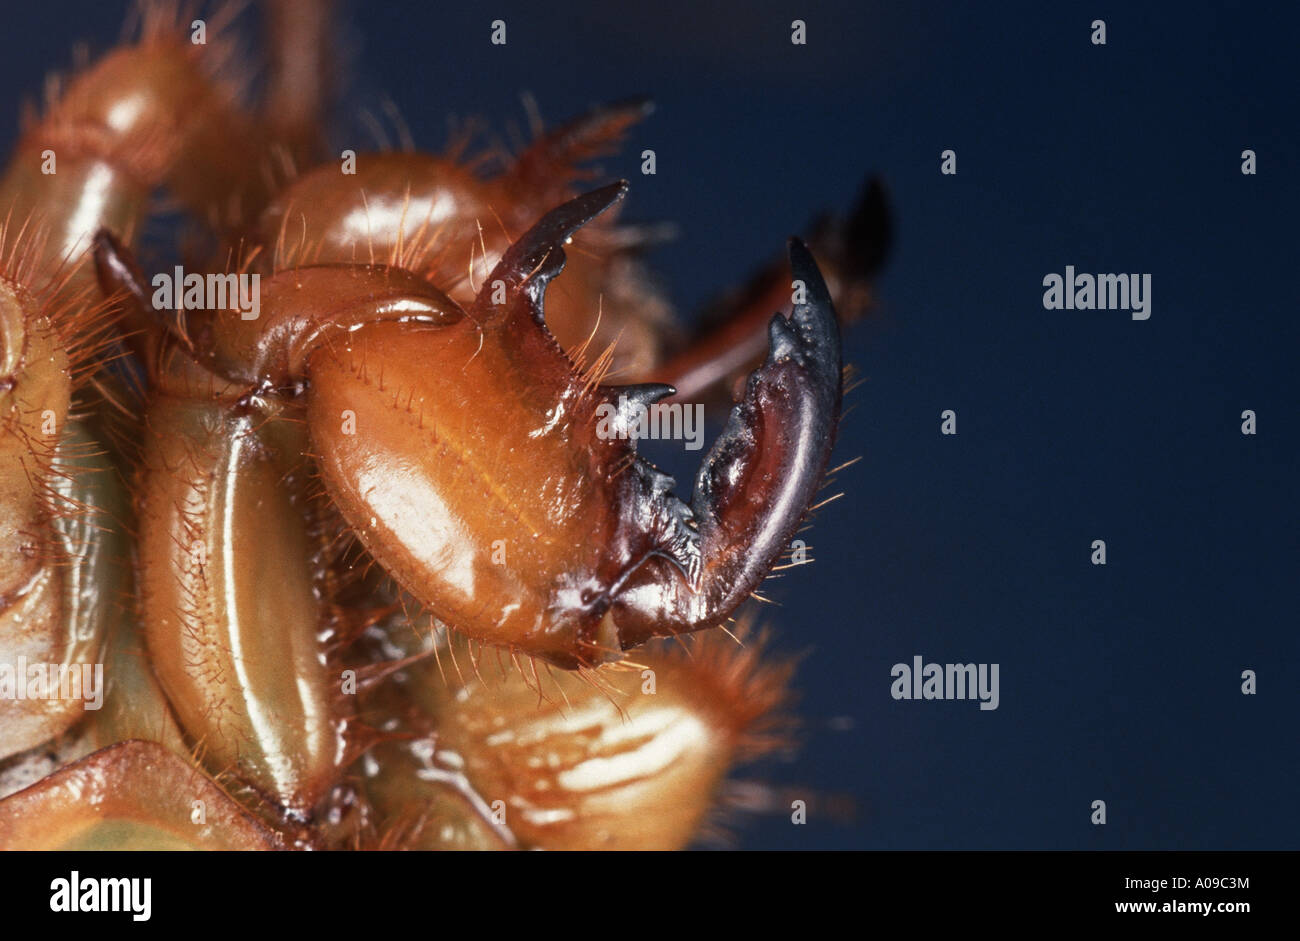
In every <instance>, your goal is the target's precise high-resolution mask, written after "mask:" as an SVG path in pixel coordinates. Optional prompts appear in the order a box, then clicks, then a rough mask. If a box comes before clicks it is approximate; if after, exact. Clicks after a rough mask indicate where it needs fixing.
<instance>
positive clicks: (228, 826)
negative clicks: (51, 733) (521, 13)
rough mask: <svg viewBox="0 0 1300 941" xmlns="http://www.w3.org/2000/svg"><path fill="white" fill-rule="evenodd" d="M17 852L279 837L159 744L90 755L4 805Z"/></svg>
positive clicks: (249, 843)
mask: <svg viewBox="0 0 1300 941" xmlns="http://www.w3.org/2000/svg"><path fill="white" fill-rule="evenodd" d="M0 846H3V847H4V848H5V849H11V850H135V849H147V850H196V849H210V850H270V849H278V848H279V847H280V846H281V841H280V840H279V838H278V837H277V836H276V835H275V834H274V833H273V832H271V831H270V830H268V829H267V828H266V827H265V826H264V825H263V824H262V823H260V822H259V821H258V820H256V819H255V818H254V817H252V816H251V815H250V814H249V813H248V812H247V811H245V810H243V809H242V808H241V807H240V806H239V805H238V804H236V803H235V802H234V801H233V800H231V799H230V797H228V796H227V795H226V794H225V793H224V792H223V791H222V790H221V789H220V788H218V787H217V786H216V785H215V784H213V782H212V781H210V780H208V779H207V778H206V777H204V776H203V774H202V773H201V772H199V771H196V770H195V769H194V768H193V767H192V766H191V765H190V764H189V763H187V762H186V761H184V760H183V759H181V758H180V757H179V756H177V755H176V754H175V753H174V752H171V751H168V750H167V749H166V748H164V747H163V746H162V745H159V744H156V743H154V742H142V741H129V742H123V743H121V744H118V745H113V746H111V747H109V748H105V749H103V750H101V751H97V752H95V753H94V754H92V755H88V756H87V757H85V758H82V759H81V760H79V761H76V762H74V763H72V764H70V765H68V766H67V767H65V768H63V769H61V770H59V771H57V772H55V773H54V774H52V775H50V776H49V777H47V778H45V779H44V780H42V781H41V782H39V783H38V784H35V785H33V786H32V787H29V788H27V789H26V790H23V791H20V792H19V793H17V794H14V795H13V796H11V797H9V798H7V799H5V800H4V801H0Z"/></svg>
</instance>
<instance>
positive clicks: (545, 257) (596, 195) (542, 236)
mask: <svg viewBox="0 0 1300 941" xmlns="http://www.w3.org/2000/svg"><path fill="white" fill-rule="evenodd" d="M627 189H628V182H627V180H619V181H618V182H616V183H610V184H609V185H608V186H602V187H601V188H600V189H595V190H592V191H591V192H589V193H583V194H582V195H581V196H579V197H577V198H575V199H571V200H569V201H568V202H567V203H564V204H563V205H561V206H557V207H556V208H554V209H552V210H551V211H550V212H548V213H547V214H546V215H544V216H542V218H541V219H539V220H538V221H537V224H536V225H534V226H533V227H532V228H531V229H529V230H528V231H527V232H525V233H524V235H523V237H522V238H520V239H519V241H517V242H515V244H514V245H512V246H510V250H509V251H507V252H506V254H505V257H503V258H502V259H501V261H500V263H499V264H498V265H497V267H496V270H495V271H493V273H492V275H491V277H490V279H489V280H496V279H498V278H500V279H502V280H504V281H505V282H506V283H507V284H509V285H516V284H519V283H520V282H522V281H524V280H525V279H527V278H529V277H530V276H532V277H533V278H534V280H535V281H536V282H537V283H538V284H540V285H544V284H545V283H546V282H547V281H549V280H550V279H551V278H553V277H554V276H555V275H556V274H558V273H559V272H560V270H561V269H562V268H563V267H564V252H563V250H562V249H561V246H562V245H563V244H564V242H565V240H566V239H568V238H569V236H571V235H573V233H574V232H576V231H578V229H580V228H582V227H583V226H584V225H586V224H587V223H588V222H590V221H591V220H592V219H594V218H596V216H598V215H600V214H601V213H602V212H604V211H605V210H606V209H608V208H609V207H610V206H612V205H614V203H616V202H618V201H619V200H620V199H622V198H623V197H624V196H626V195H627ZM557 249H560V250H558V251H557ZM543 263H545V264H543Z"/></svg>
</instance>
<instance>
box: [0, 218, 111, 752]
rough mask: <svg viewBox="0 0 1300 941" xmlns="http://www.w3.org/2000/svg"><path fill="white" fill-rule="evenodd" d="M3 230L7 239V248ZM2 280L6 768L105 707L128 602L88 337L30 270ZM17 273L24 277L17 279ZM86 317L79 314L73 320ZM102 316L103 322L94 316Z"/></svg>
mask: <svg viewBox="0 0 1300 941" xmlns="http://www.w3.org/2000/svg"><path fill="white" fill-rule="evenodd" d="M2 239H3V231H2V230H0V240H2ZM9 267H10V269H11V271H10V275H5V276H0V757H5V756H8V755H12V754H15V753H17V752H21V751H23V750H25V749H28V748H32V747H34V746H36V745H38V744H40V743H41V742H44V741H46V740H48V739H50V738H52V737H53V736H55V735H57V734H59V733H61V732H63V731H64V730H66V729H67V728H68V727H70V726H71V725H72V724H73V723H74V722H76V721H77V720H78V719H79V718H81V717H82V716H84V715H85V714H86V710H88V709H97V708H99V706H100V705H101V704H102V692H103V667H102V663H101V657H100V648H101V645H102V643H103V638H104V635H105V626H106V624H108V623H110V622H111V621H113V620H114V619H116V618H117V617H118V616H119V615H120V608H119V607H118V603H119V602H120V600H121V599H120V597H118V596H116V595H114V594H112V593H111V592H110V591H106V590H105V589H108V588H111V587H117V586H110V585H108V580H109V578H110V571H111V570H112V568H113V566H114V565H116V564H118V563H116V562H115V561H114V560H112V559H110V558H109V556H108V555H107V554H106V550H111V548H112V546H111V544H110V545H107V546H106V545H105V542H104V541H103V540H101V536H100V534H101V530H107V531H112V530H113V528H114V526H115V525H117V523H116V522H115V521H114V520H112V519H110V518H107V517H105V516H104V514H103V513H102V511H101V510H100V509H99V508H98V502H99V500H100V497H101V496H102V494H103V493H104V488H105V487H112V486H113V485H114V483H115V480H114V478H113V477H112V474H113V471H112V468H111V466H110V464H109V462H108V460H107V458H106V457H105V455H104V449H103V447H102V445H101V444H100V443H99V442H98V440H97V439H96V438H95V436H94V435H93V434H92V432H91V431H90V429H89V428H88V426H87V424H86V423H85V422H83V421H81V420H76V419H73V418H71V417H70V415H69V408H70V406H71V403H72V401H73V395H74V391H75V388H76V385H77V378H76V373H77V372H78V370H79V361H80V360H81V359H82V358H84V356H85V354H86V351H85V349H84V348H78V346H77V344H76V343H75V342H74V340H73V339H72V338H73V336H75V334H76V331H77V330H78V329H79V323H78V320H77V318H76V317H75V316H69V313H70V311H69V309H67V308H65V307H63V306H60V305H54V306H52V305H51V302H50V292H45V293H42V294H39V295H38V294H34V293H33V292H32V291H31V290H30V289H29V288H28V287H27V284H29V283H31V282H32V281H34V280H39V279H38V278H35V277H34V275H33V268H32V267H31V265H30V264H21V263H19V264H17V265H14V264H13V263H12V256H11V257H10V264H9ZM14 269H16V270H14ZM80 310H84V308H82V307H80V306H79V305H76V304H73V306H72V309H71V313H73V314H75V313H76V312H77V311H80ZM92 314H93V312H92Z"/></svg>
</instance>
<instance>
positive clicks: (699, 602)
mask: <svg viewBox="0 0 1300 941" xmlns="http://www.w3.org/2000/svg"><path fill="white" fill-rule="evenodd" d="M789 248H790V268H791V271H792V273H793V275H794V282H795V286H794V293H795V298H794V299H795V303H794V310H793V313H792V315H791V317H790V318H789V319H786V318H785V317H784V316H783V315H781V314H777V315H775V316H774V317H773V318H772V320H771V322H770V323H769V326H768V337H769V341H770V347H769V351H768V356H767V360H766V362H764V363H763V365H762V366H760V367H759V368H758V369H757V370H755V371H754V372H753V373H752V374H751V375H750V377H749V382H748V384H747V386H746V389H745V395H744V398H743V399H742V400H741V401H740V402H739V403H737V404H736V406H735V407H734V408H733V409H732V411H731V415H730V417H729V419H728V421H727V425H726V428H725V429H724V430H723V432H722V435H721V436H720V437H719V438H718V440H717V442H716V443H715V444H714V446H713V448H712V449H711V450H710V452H709V455H708V457H707V458H705V460H704V463H703V465H702V466H701V467H700V471H699V474H698V476H697V478H696V482H695V494H694V496H693V498H692V500H691V505H690V507H689V508H688V507H687V506H686V505H685V504H683V503H682V502H681V501H680V500H677V498H676V497H673V496H672V495H671V493H670V492H669V491H670V488H671V481H670V480H668V478H666V477H665V476H664V475H662V474H660V473H659V472H658V471H656V470H654V469H653V468H652V467H650V466H649V465H648V464H645V463H644V462H639V463H638V465H637V466H638V471H639V473H638V474H637V475H636V477H635V484H631V483H629V484H628V485H627V486H636V487H637V488H638V494H637V499H639V501H640V503H641V505H642V506H643V507H645V508H646V510H648V514H637V516H638V517H639V519H640V520H641V525H642V527H643V529H644V530H646V531H648V532H650V533H652V534H653V539H652V542H651V543H650V544H649V545H647V546H645V547H644V548H645V554H644V556H643V557H642V558H641V559H640V560H638V562H637V563H636V564H635V565H634V566H633V567H632V568H633V570H632V571H630V572H629V574H628V576H627V577H626V578H625V579H624V580H623V582H622V584H621V585H620V588H619V592H618V594H617V597H616V598H615V599H614V602H613V607H614V620H615V625H616V627H617V629H618V637H619V642H620V643H621V644H622V646H623V647H624V649H626V648H628V647H632V646H635V645H636V644H639V643H641V642H643V641H645V640H646V639H647V638H649V637H651V636H655V635H662V634H676V633H682V632H685V631H692V630H699V629H701V628H705V627H711V626H714V625H717V624H720V623H722V622H723V621H725V620H726V619H727V618H728V617H729V616H730V615H731V613H732V612H733V611H734V610H735V609H736V607H737V606H739V605H740V603H741V602H743V601H744V600H745V599H746V598H748V597H749V595H750V594H751V593H752V592H753V591H754V590H755V589H756V588H757V587H758V585H759V583H760V582H761V581H762V580H763V579H764V578H765V577H766V576H767V574H768V572H769V571H770V569H771V567H772V565H773V564H774V563H775V562H776V561H777V560H778V559H779V558H780V556H781V554H782V553H783V552H785V550H786V548H787V546H788V545H789V543H790V540H791V538H792V537H793V535H794V533H795V531H796V530H797V529H798V528H799V524H800V523H801V522H802V520H803V517H804V515H805V514H806V513H807V510H808V507H809V504H810V503H811V502H812V500H813V497H814V495H815V494H816V492H817V490H818V488H819V487H820V485H821V480H822V476H823V475H824V474H825V471H826V464H827V461H828V460H829V458H830V453H831V448H832V446H833V445H834V439H835V430H836V424H837V423H838V420H839V411H840V399H841V395H842V380H841V360H840V356H841V354H840V331H839V322H838V320H837V319H836V316H835V309H834V307H833V305H832V304H831V298H830V293H829V291H828V290H827V288H826V283H825V282H824V281H823V280H822V276H821V272H820V271H819V270H818V268H817V263H816V262H815V261H814V260H813V257H812V254H811V253H810V252H809V251H808V249H807V247H806V246H805V245H804V244H803V242H801V241H800V240H798V239H791V240H790V246H789ZM647 515H648V516H649V521H648V523H647V522H646V516H647Z"/></svg>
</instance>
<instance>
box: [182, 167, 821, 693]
mask: <svg viewBox="0 0 1300 941" xmlns="http://www.w3.org/2000/svg"><path fill="white" fill-rule="evenodd" d="M626 188H627V185H626V184H625V183H619V184H613V185H611V186H607V187H604V188H602V189H599V190H595V191H592V192H591V193H588V194H586V195H584V196H581V197H578V198H577V199H574V200H571V201H570V202H567V203H565V204H564V205H562V206H560V207H559V208H557V209H555V210H553V211H552V212H550V213H548V214H546V215H545V216H544V217H543V218H542V219H541V220H540V221H539V222H538V223H537V224H536V225H534V226H533V228H531V229H530V230H529V231H528V232H527V233H526V234H525V235H524V236H522V237H521V238H520V239H519V240H518V241H517V242H515V243H514V244H513V245H512V246H511V247H510V249H509V250H508V251H507V252H506V253H505V255H504V256H503V257H502V259H501V261H500V262H499V263H498V264H497V266H496V267H495V268H494V269H493V271H492V272H491V274H490V275H489V279H488V283H486V284H485V285H484V286H483V288H482V290H481V291H480V293H479V296H478V298H477V299H476V300H475V302H474V304H473V305H472V306H471V307H470V308H469V309H468V310H462V309H461V308H460V306H459V305H457V304H456V303H455V302H454V301H452V300H451V299H450V298H448V297H447V296H446V295H444V294H442V293H441V292H440V291H438V290H437V289H435V288H434V287H432V286H431V285H430V284H429V283H428V282H427V281H424V280H423V279H421V278H419V277H416V276H414V275H411V274H409V273H407V272H404V271H401V270H400V269H393V268H388V267H384V266H357V265H352V266H339V265H334V266H318V267H310V266H309V267H303V268H296V269H292V270H291V271H287V272H282V273H280V274H277V275H274V276H272V277H271V278H269V279H268V280H267V282H266V284H265V285H264V289H263V291H262V305H261V308H262V314H261V316H260V317H259V318H258V319H257V320H250V319H248V318H243V317H240V316H239V315H238V313H235V312H223V313H221V314H219V315H217V316H210V317H207V318H199V319H197V320H196V321H194V322H193V323H192V325H191V327H189V328H187V332H188V334H189V335H191V336H193V337H195V338H196V339H195V340H194V342H195V343H196V344H197V345H198V347H199V349H203V350H206V353H205V354H203V358H204V361H205V362H206V364H207V365H208V366H210V367H212V368H213V369H215V370H217V371H218V372H219V373H220V374H221V375H223V376H224V377H226V378H227V379H229V380H230V381H231V382H232V383H234V384H236V385H239V386H241V387H242V388H244V389H259V390H278V389H287V388H302V389H304V390H305V391H304V394H303V398H304V400H305V414H306V421H307V428H308V431H309V433H310V437H311V441H312V447H313V450H314V452H315V453H316V454H317V455H318V461H319V466H320V470H321V476H322V480H323V482H324V485H325V488H326V491H327V492H328V494H329V496H330V497H331V499H332V500H333V502H334V504H335V505H336V506H337V507H338V509H339V511H340V512H341V513H342V515H343V517H344V518H345V519H346V520H347V522H348V523H349V525H350V526H351V527H352V529H353V530H354V531H355V532H356V533H357V535H358V538H359V539H360V541H361V542H362V544H363V545H364V546H365V548H366V549H367V550H368V552H369V553H370V554H371V555H372V556H373V557H374V558H375V559H376V560H377V561H378V562H379V563H380V564H381V565H382V566H383V567H384V568H385V569H386V570H387V571H388V572H389V573H391V574H392V575H393V576H394V577H395V578H396V579H397V580H398V582H399V583H401V584H402V585H403V587H405V588H406V590H407V591H409V592H410V593H411V594H412V595H414V596H415V597H416V598H418V599H419V600H420V601H421V602H422V603H423V604H425V605H427V606H428V607H429V609H430V610H431V611H432V612H433V613H434V614H436V615H437V616H438V617H439V618H441V619H442V620H443V621H445V622H447V623H449V624H452V625H454V626H455V627H456V628H457V629H458V630H461V631H464V632H465V633H466V634H468V635H469V636H471V637H474V638H476V639H478V640H482V641H485V642H487V643H491V644H496V645H499V646H502V647H507V648H510V649H513V650H517V651H519V652H521V653H524V654H528V655H532V656H539V657H542V658H544V659H547V660H549V661H551V662H553V663H556V664H558V665H560V666H564V667H569V668H572V667H578V666H588V665H593V664H596V663H599V662H602V661H605V660H610V659H617V658H618V656H619V655H620V653H621V651H622V650H625V649H629V648H631V647H634V646H636V645H638V644H640V643H643V642H644V641H645V640H647V639H648V638H650V637H652V636H661V635H668V634H677V633H685V632H689V631H695V630H700V629H703V628H708V627H714V626H716V625H718V624H720V623H722V622H723V621H725V620H726V619H727V618H728V617H730V615H731V613H732V612H733V611H734V610H735V609H736V608H737V607H738V606H739V605H740V604H741V603H742V602H743V601H745V600H746V599H747V598H748V597H749V596H750V593H751V592H752V591H753V590H754V589H755V588H757V586H758V584H759V582H760V581H761V580H762V579H763V578H765V577H766V575H767V573H768V571H769V569H770V567H771V566H772V564H773V563H774V562H775V560H776V559H777V558H778V557H779V556H780V555H781V553H783V552H784V551H785V549H786V547H787V545H788V542H789V539H790V537H791V536H792V534H793V533H794V531H795V529H796V528H797V527H798V525H799V523H800V522H801V521H802V519H803V517H804V515H805V513H806V512H807V509H808V506H809V503H810V500H811V498H812V496H813V494H814V493H815V492H816V490H817V488H818V487H819V486H820V482H821V478H822V475H823V473H824V471H825V468H826V461H827V458H828V456H829V454H830V449H831V446H832V444H833V442H834V433H835V425H836V421H837V419H838V414H839V404H840V396H841V375H840V372H841V367H840V343H839V331H838V325H837V323H836V320H835V313H834V309H833V307H832V305H831V301H830V298H829V295H828V293H827V291H826V286H825V284H824V283H823V282H822V280H821V276H820V274H819V272H818V270H817V266H816V263H815V262H814V261H813V259H812V256H811V255H810V254H809V253H808V251H807V250H806V249H805V248H804V247H803V246H802V244H801V243H799V242H798V241H797V240H792V242H791V249H790V251H791V260H792V265H793V267H794V274H795V276H796V277H797V278H799V279H800V280H801V281H802V282H803V283H804V284H806V286H807V287H806V292H807V298H806V302H805V303H801V304H798V305H796V307H795V310H794V313H793V315H792V316H791V317H790V318H786V317H785V316H783V315H780V314H777V315H775V316H773V318H772V320H771V322H770V325H769V335H770V344H771V345H770V351H769V355H768V359H767V361H766V362H765V363H764V364H763V366H762V367H760V368H759V369H758V370H757V371H756V372H754V373H753V375H752V376H751V378H750V381H749V384H748V387H747V390H746V393H745V397H744V399H743V400H742V401H741V402H740V403H738V404H737V405H736V407H735V408H734V409H733V411H732V414H731V417H730V420H729V422H728V424H727V427H726V428H725V429H724V432H723V434H722V436H721V438H720V439H719V440H718V442H717V443H716V444H715V446H714V448H713V449H712V450H711V451H710V453H709V455H708V456H707V458H706V459H705V462H704V464H703V466H702V468H701V470H700V475H699V479H698V481H697V484H696V491H695V496H694V498H693V499H692V502H691V503H690V504H689V505H688V504H686V503H684V502H682V501H681V500H679V499H678V498H677V497H676V496H675V495H674V494H673V492H672V487H673V482H672V480H671V479H670V478H668V477H667V476H666V475H664V474H662V473H660V472H659V471H657V470H656V469H655V468H654V467H653V466H652V465H650V464H649V463H648V462H646V461H645V460H644V459H642V458H640V457H639V456H638V455H637V454H636V448H635V438H634V436H629V435H627V434H622V433H618V432H619V428H617V427H615V426H618V425H619V424H620V423H622V422H631V421H635V420H636V419H637V415H636V414H633V413H634V412H635V411H636V410H637V409H643V408H645V407H647V406H648V405H651V404H653V403H654V402H655V401H656V400H657V399H658V398H662V397H663V396H665V395H668V394H671V392H672V389H671V387H667V386H631V387H626V386H625V387H609V386H604V385H601V384H600V378H601V377H600V375H599V374H591V373H583V372H580V371H579V370H578V369H576V368H575V366H574V363H573V362H572V361H571V360H570V359H569V357H567V356H566V355H565V353H564V352H563V351H562V350H561V349H560V347H559V346H558V345H557V344H556V342H555V340H554V338H553V337H552V336H551V335H550V333H549V332H548V331H547V329H546V325H545V317H544V313H543V299H544V296H545V293H546V289H547V285H548V284H549V283H550V281H551V280H552V279H553V278H554V277H555V276H556V275H557V274H558V273H559V272H560V271H561V270H562V268H563V266H564V258H565V253H564V249H563V247H562V246H563V244H564V243H565V241H566V240H567V239H568V238H569V237H570V236H571V235H572V234H573V232H575V231H576V230H577V229H578V228H579V227H581V226H582V225H583V224H584V223H585V222H587V221H588V220H590V219H592V218H594V217H595V216H596V215H598V214H599V213H600V212H601V211H603V210H604V209H605V208H607V207H608V206H609V205H611V204H612V203H614V202H616V201H618V200H619V199H620V198H622V196H623V194H624V193H625V191H626ZM611 403H618V405H617V414H616V415H615V416H614V419H613V420H612V421H611V420H610V419H609V417H608V409H609V407H610V406H611Z"/></svg>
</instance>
